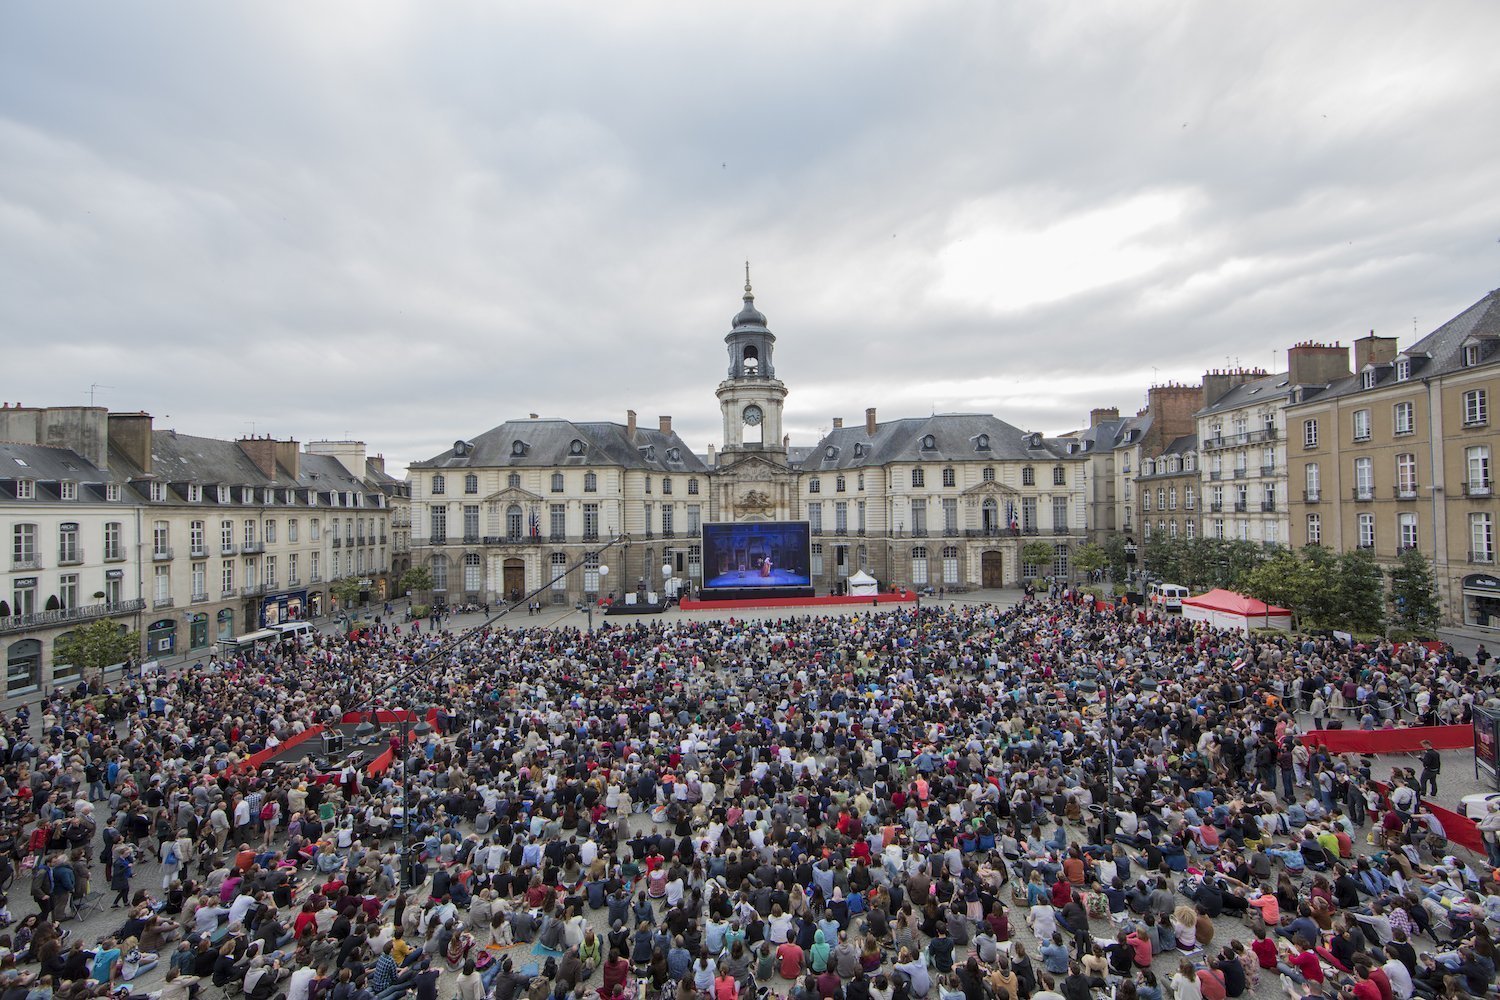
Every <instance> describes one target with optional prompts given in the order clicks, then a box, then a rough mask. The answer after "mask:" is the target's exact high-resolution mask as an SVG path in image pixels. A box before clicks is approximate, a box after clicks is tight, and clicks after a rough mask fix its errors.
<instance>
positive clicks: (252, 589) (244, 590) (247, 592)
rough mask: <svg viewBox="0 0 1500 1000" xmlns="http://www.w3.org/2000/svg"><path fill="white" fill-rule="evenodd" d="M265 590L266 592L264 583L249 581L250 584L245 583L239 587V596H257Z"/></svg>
mask: <svg viewBox="0 0 1500 1000" xmlns="http://www.w3.org/2000/svg"><path fill="white" fill-rule="evenodd" d="M265 592H266V585H265V584H263V583H251V584H247V585H246V586H243V587H241V588H240V596H241V597H259V596H260V595H261V594H264V593H265Z"/></svg>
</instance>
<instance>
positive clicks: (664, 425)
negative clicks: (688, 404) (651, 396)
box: [656, 416, 672, 434]
mask: <svg viewBox="0 0 1500 1000" xmlns="http://www.w3.org/2000/svg"><path fill="white" fill-rule="evenodd" d="M656 426H657V429H658V430H660V431H661V432H662V433H663V434H670V433H672V418H671V417H670V416H667V417H657V418H656Z"/></svg>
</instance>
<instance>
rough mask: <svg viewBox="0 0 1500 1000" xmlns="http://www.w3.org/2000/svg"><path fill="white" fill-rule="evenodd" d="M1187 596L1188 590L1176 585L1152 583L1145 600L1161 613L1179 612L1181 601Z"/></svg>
mask: <svg viewBox="0 0 1500 1000" xmlns="http://www.w3.org/2000/svg"><path fill="white" fill-rule="evenodd" d="M1187 596H1188V589H1187V588H1186V587H1184V586H1181V585H1180V584H1176V583H1153V584H1152V585H1151V593H1150V596H1149V597H1148V598H1147V599H1148V600H1150V602H1151V603H1152V605H1154V606H1155V607H1158V608H1161V609H1162V610H1163V611H1181V610H1182V600H1183V598H1185V597H1187Z"/></svg>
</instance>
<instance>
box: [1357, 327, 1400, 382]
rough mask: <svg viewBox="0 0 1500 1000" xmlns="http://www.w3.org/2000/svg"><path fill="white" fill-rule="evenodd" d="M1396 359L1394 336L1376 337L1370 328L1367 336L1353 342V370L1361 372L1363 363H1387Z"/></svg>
mask: <svg viewBox="0 0 1500 1000" xmlns="http://www.w3.org/2000/svg"><path fill="white" fill-rule="evenodd" d="M1395 360H1396V338H1395V337H1377V336H1375V331H1374V330H1371V331H1370V335H1369V336H1368V337H1360V338H1359V339H1358V340H1356V341H1355V342H1354V370H1355V371H1357V372H1362V371H1364V370H1365V365H1389V364H1392V363H1394V362H1395Z"/></svg>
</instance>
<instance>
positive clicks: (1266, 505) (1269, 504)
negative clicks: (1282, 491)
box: [1260, 500, 1276, 513]
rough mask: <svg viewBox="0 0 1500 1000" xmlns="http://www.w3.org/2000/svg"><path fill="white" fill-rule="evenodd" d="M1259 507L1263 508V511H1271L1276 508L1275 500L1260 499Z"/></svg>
mask: <svg viewBox="0 0 1500 1000" xmlns="http://www.w3.org/2000/svg"><path fill="white" fill-rule="evenodd" d="M1260 509H1261V510H1263V511H1266V512H1267V513H1269V512H1272V511H1274V510H1275V509H1276V501H1275V500H1262V501H1261V502H1260Z"/></svg>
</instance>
